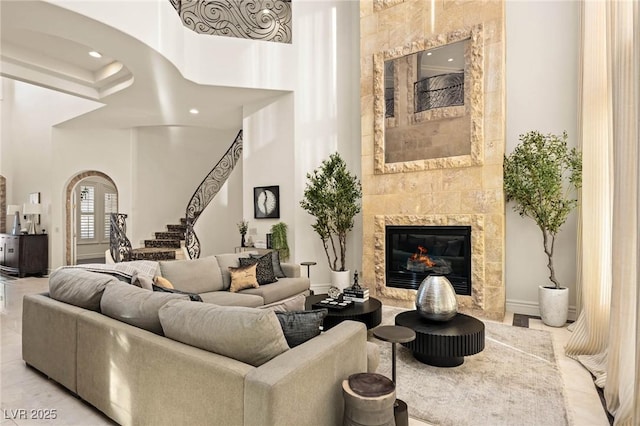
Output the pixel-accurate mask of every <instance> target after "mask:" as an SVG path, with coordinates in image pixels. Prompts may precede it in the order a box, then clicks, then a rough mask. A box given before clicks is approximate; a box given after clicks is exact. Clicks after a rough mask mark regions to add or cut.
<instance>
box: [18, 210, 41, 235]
mask: <svg viewBox="0 0 640 426" xmlns="http://www.w3.org/2000/svg"><path fill="white" fill-rule="evenodd" d="M22 213H23V214H25V215H27V216H29V217H28V219H27V223H28V224H29V226H28V228H27V234H35V233H36V216H37V215H40V214H42V204H24V205H23V206H22Z"/></svg>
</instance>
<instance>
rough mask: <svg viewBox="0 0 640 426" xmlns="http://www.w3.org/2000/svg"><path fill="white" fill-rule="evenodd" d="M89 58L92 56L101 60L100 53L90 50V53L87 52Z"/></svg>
mask: <svg viewBox="0 0 640 426" xmlns="http://www.w3.org/2000/svg"><path fill="white" fill-rule="evenodd" d="M89 56H92V57H94V58H102V55H101V54H100V52H96V51H95V50H92V51H91V52H89Z"/></svg>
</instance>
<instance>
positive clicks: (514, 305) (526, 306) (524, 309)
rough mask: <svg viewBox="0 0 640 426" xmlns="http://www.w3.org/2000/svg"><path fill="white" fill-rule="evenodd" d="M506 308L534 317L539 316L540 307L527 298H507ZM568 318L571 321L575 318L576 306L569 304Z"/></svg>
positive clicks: (509, 310)
mask: <svg viewBox="0 0 640 426" xmlns="http://www.w3.org/2000/svg"><path fill="white" fill-rule="evenodd" d="M506 309H507V311H508V312H513V313H514V314H523V315H532V316H535V317H539V316H540V307H539V306H538V303H535V302H529V301H527V300H507V304H506ZM569 319H570V320H571V321H575V320H576V307H575V306H569Z"/></svg>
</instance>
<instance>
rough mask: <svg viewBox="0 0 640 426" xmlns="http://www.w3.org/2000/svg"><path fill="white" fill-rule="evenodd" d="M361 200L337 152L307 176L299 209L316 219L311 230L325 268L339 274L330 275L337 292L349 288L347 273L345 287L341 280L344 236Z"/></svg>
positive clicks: (357, 185) (358, 188) (357, 186)
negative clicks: (318, 246) (315, 238)
mask: <svg viewBox="0 0 640 426" xmlns="http://www.w3.org/2000/svg"><path fill="white" fill-rule="evenodd" d="M361 197H362V186H361V185H360V181H359V179H358V178H357V177H356V176H355V175H353V174H351V173H350V172H349V170H347V165H346V163H345V162H344V160H343V159H342V157H341V156H340V154H338V153H337V152H336V153H333V154H331V156H330V157H329V158H328V159H326V160H324V161H323V162H322V164H321V165H320V167H318V168H317V169H315V170H314V171H313V173H307V185H306V187H305V190H304V198H303V200H302V201H300V205H301V206H302V208H303V209H305V210H306V211H307V212H308V213H309V214H311V215H312V216H314V217H315V219H316V221H315V223H314V224H313V229H314V230H315V231H316V232H317V233H318V235H319V236H320V239H321V240H322V246H323V247H324V251H325V254H326V256H327V261H328V263H329V267H330V268H331V270H332V271H333V272H339V271H340V272H343V273H342V274H332V283H333V284H334V285H335V286H336V287H338V288H340V289H343V288H345V287H347V286H348V285H349V273H348V271H347V272H346V283H345V280H344V275H345V273H344V271H345V256H346V251H347V233H348V232H349V231H350V230H351V229H352V228H353V220H354V218H355V216H356V215H357V214H358V213H359V212H360V198H361ZM338 275H342V277H340V278H339V277H338ZM333 280H336V281H333ZM337 281H340V282H337Z"/></svg>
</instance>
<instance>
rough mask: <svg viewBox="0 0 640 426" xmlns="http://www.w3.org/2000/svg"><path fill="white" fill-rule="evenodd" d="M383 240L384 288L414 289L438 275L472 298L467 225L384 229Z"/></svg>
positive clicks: (469, 232) (469, 231)
mask: <svg viewBox="0 0 640 426" xmlns="http://www.w3.org/2000/svg"><path fill="white" fill-rule="evenodd" d="M385 241H386V248H385V258H386V284H387V287H397V288H406V289H413V290H417V289H418V287H419V286H420V283H421V282H422V280H424V279H425V278H426V277H428V276H429V275H432V274H438V275H444V276H446V277H447V278H448V279H449V281H451V284H453V288H454V289H455V290H456V294H460V295H471V227H470V226H387V227H386V230H385Z"/></svg>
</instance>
